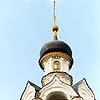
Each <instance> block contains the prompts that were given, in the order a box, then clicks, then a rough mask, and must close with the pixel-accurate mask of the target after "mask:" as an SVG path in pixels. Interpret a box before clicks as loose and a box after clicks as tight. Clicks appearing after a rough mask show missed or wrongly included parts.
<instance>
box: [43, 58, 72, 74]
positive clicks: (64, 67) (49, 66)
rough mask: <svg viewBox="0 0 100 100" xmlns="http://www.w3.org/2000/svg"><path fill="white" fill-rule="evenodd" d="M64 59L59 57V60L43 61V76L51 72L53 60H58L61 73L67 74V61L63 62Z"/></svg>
mask: <svg viewBox="0 0 100 100" xmlns="http://www.w3.org/2000/svg"><path fill="white" fill-rule="evenodd" d="M64 59H65V58H63V57H61V58H59V59H54V58H52V57H51V58H49V59H48V60H46V61H44V63H43V65H44V71H45V75H46V74H48V73H50V72H53V67H52V63H53V61H54V60H58V61H59V62H60V65H61V72H68V71H69V63H70V62H69V61H68V60H64Z"/></svg>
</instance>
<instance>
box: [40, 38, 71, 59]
mask: <svg viewBox="0 0 100 100" xmlns="http://www.w3.org/2000/svg"><path fill="white" fill-rule="evenodd" d="M50 52H63V53H66V54H68V55H69V56H70V57H71V58H72V51H71V48H70V47H69V46H68V45H67V44H66V43H65V42H63V41H59V40H52V41H50V42H47V43H45V44H44V46H43V47H42V49H41V51H40V58H41V57H43V56H44V55H45V54H47V53H50Z"/></svg>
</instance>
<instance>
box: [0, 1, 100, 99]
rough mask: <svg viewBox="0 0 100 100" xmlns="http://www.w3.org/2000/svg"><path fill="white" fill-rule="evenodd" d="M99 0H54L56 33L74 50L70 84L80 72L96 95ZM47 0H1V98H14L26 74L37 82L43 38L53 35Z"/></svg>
mask: <svg viewBox="0 0 100 100" xmlns="http://www.w3.org/2000/svg"><path fill="white" fill-rule="evenodd" d="M99 12H100V1H99V0H58V2H57V24H58V25H59V27H60V29H59V32H58V38H59V39H60V40H63V41H65V42H67V43H68V44H69V45H70V47H71V48H72V51H73V58H74V65H73V67H72V69H71V71H70V72H69V73H70V74H71V75H72V76H73V78H74V84H75V83H77V82H78V81H80V80H81V79H83V78H86V79H87V82H88V84H89V86H90V87H91V88H92V90H93V91H94V93H95V96H96V99H97V100H99V97H100V94H99V89H100V13H99ZM52 25H53V5H52V3H51V2H50V0H0V100H18V99H19V98H20V96H21V93H22V92H23V90H24V88H25V85H26V83H27V81H28V80H30V81H31V82H33V83H36V84H37V85H39V86H41V77H42V76H43V75H44V72H43V71H42V70H41V68H40V67H39V65H38V60H39V53H40V49H41V47H42V46H43V44H44V43H45V42H47V41H49V40H52V38H53V33H52V31H51V26H52Z"/></svg>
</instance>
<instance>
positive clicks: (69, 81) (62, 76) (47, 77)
mask: <svg viewBox="0 0 100 100" xmlns="http://www.w3.org/2000/svg"><path fill="white" fill-rule="evenodd" d="M55 76H56V77H58V78H59V80H60V81H61V82H63V83H65V84H68V85H72V84H73V79H72V76H71V75H69V74H67V73H66V72H51V73H49V74H47V75H45V76H44V77H43V78H42V85H43V86H45V85H47V84H49V83H50V82H51V81H52V80H53V78H54V77H55Z"/></svg>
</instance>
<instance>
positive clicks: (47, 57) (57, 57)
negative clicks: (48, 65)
mask: <svg viewBox="0 0 100 100" xmlns="http://www.w3.org/2000/svg"><path fill="white" fill-rule="evenodd" d="M50 57H52V58H55V59H59V58H60V57H63V58H65V59H66V60H69V61H71V62H70V65H72V63H73V59H72V58H71V57H70V56H69V55H67V54H66V53H63V52H50V53H47V54H45V55H44V56H43V57H42V58H40V60H39V63H40V66H41V67H42V69H44V68H43V65H42V64H43V62H44V61H46V60H48V59H49V58H50Z"/></svg>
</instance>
